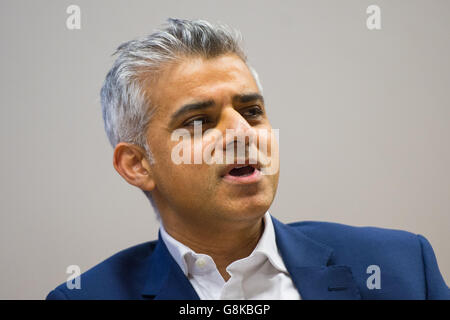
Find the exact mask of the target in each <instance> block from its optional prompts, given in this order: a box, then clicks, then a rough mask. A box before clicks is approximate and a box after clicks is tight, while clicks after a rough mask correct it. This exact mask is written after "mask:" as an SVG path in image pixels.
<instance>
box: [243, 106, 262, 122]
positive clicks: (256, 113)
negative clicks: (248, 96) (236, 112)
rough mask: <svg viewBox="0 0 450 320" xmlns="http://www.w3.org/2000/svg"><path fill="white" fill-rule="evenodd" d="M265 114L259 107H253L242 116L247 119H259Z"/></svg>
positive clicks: (247, 109)
mask: <svg viewBox="0 0 450 320" xmlns="http://www.w3.org/2000/svg"><path fill="white" fill-rule="evenodd" d="M263 114H264V111H263V110H262V109H261V108H260V107H259V106H251V107H250V108H246V109H245V110H244V112H242V115H243V116H244V117H246V118H250V119H257V118H259V117H260V116H262V115H263Z"/></svg>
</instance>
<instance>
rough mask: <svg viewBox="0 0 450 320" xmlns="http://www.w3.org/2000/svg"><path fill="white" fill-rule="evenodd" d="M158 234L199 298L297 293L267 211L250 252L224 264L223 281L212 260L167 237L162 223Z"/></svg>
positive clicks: (293, 297) (296, 295)
mask: <svg viewBox="0 0 450 320" xmlns="http://www.w3.org/2000/svg"><path fill="white" fill-rule="evenodd" d="M160 232H161V238H162V239H163V241H164V243H165V245H166V247H167V249H168V250H169V252H170V254H171V255H172V257H173V258H174V259H175V261H176V262H177V264H178V265H179V266H180V268H181V270H182V271H183V272H184V274H185V275H186V277H187V278H188V279H189V281H190V282H191V284H192V286H193V287H194V289H195V291H196V292H197V294H198V296H199V297H200V299H202V300H205V299H206V300H219V299H220V300H225V299H235V300H241V299H255V300H257V299H261V300H264V299H275V300H278V299H282V300H298V299H300V294H299V292H298V291H297V289H296V287H295V286H294V284H293V282H292V279H291V277H290V275H289V273H288V271H287V269H286V266H285V265H284V263H283V259H282V258H281V256H280V254H279V252H278V248H277V244H276V241H275V230H274V228H273V224H272V219H271V217H270V214H269V212H266V214H265V215H264V231H263V234H262V236H261V238H260V239H259V241H258V244H257V245H256V247H255V249H254V250H253V252H252V253H251V254H250V255H249V256H248V257H246V258H243V259H240V260H236V261H234V262H233V263H231V264H230V265H228V267H227V268H226V270H227V272H228V273H229V274H230V276H231V277H230V278H229V279H228V281H226V282H225V280H224V279H223V277H222V276H221V274H220V273H219V271H218V270H217V267H216V264H215V263H214V260H213V259H212V258H211V257H210V256H209V255H206V254H198V253H196V252H194V251H193V250H191V249H190V248H188V247H187V246H185V245H184V244H182V243H181V242H179V241H177V240H175V239H174V238H173V237H171V236H170V235H169V234H168V233H167V231H166V230H165V229H164V226H163V225H161V228H160Z"/></svg>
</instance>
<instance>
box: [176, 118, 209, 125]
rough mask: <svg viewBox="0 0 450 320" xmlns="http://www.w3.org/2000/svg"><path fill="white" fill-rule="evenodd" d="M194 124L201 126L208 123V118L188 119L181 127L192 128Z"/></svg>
mask: <svg viewBox="0 0 450 320" xmlns="http://www.w3.org/2000/svg"><path fill="white" fill-rule="evenodd" d="M195 122H200V123H201V124H202V126H203V125H205V124H207V123H209V122H210V120H209V118H208V117H206V116H199V117H194V118H191V119H189V120H188V121H186V122H184V123H183V127H194V125H195Z"/></svg>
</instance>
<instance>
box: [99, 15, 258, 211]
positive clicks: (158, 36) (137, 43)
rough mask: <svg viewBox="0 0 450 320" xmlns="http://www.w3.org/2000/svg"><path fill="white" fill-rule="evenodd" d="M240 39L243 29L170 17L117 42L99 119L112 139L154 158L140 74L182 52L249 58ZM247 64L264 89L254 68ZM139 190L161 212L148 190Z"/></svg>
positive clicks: (151, 108)
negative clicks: (142, 33)
mask: <svg viewBox="0 0 450 320" xmlns="http://www.w3.org/2000/svg"><path fill="white" fill-rule="evenodd" d="M241 42H242V36H241V34H240V33H239V32H238V31H237V30H234V29H231V28H229V27H228V26H226V25H222V24H217V25H213V24H211V23H209V22H207V21H204V20H195V21H190V20H180V19H168V21H167V25H166V26H165V28H163V29H158V30H156V32H154V33H152V34H151V35H149V36H146V37H142V38H139V39H135V40H131V41H128V42H125V43H123V44H121V45H120V46H119V47H118V48H117V50H116V52H115V53H114V54H113V55H117V58H116V60H115V62H114V64H113V66H112V68H111V70H110V71H109V72H108V74H107V75H106V79H105V82H104V84H103V87H102V89H101V92H100V96H101V105H102V114H103V121H104V125H105V130H106V134H107V135H108V139H109V142H110V143H111V145H112V146H113V147H115V146H116V145H117V144H118V143H119V142H128V143H132V144H135V145H137V146H139V147H141V148H144V150H145V151H146V156H147V157H148V160H149V161H150V163H154V158H153V156H152V153H151V148H150V147H149V145H148V143H147V139H146V132H147V129H148V124H149V121H150V119H151V116H152V114H153V112H154V110H155V109H156V106H154V105H152V103H151V101H149V98H148V96H147V97H146V95H145V92H144V89H143V84H142V81H143V79H144V78H145V77H147V78H148V77H150V78H155V77H156V76H157V73H158V71H160V70H161V69H162V67H163V66H164V65H165V64H166V63H168V62H172V61H178V60H180V59H182V58H183V57H186V56H201V57H205V58H213V57H217V56H219V55H222V54H228V53H234V54H236V55H237V56H239V57H240V58H241V59H242V60H243V61H244V62H247V57H246V55H245V54H244V51H243V49H242V48H241ZM247 65H248V64H247ZM248 67H249V69H250V71H251V72H252V74H253V77H254V78H255V81H256V83H257V85H258V88H259V89H260V91H262V87H261V83H260V82H259V78H258V75H257V73H256V72H255V70H254V69H253V68H252V67H251V66H249V65H248ZM144 76H145V77H144ZM143 191H144V194H145V195H146V196H147V198H148V199H149V200H150V203H151V204H152V206H153V208H154V210H155V211H156V213H157V217H158V218H159V212H158V209H157V207H156V206H155V203H154V201H153V199H152V196H151V193H150V192H148V191H145V190H143Z"/></svg>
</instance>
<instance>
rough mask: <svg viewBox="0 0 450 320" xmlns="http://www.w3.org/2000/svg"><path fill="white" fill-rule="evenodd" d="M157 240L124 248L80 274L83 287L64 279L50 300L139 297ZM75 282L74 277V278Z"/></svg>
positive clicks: (50, 296) (48, 297)
mask: <svg viewBox="0 0 450 320" xmlns="http://www.w3.org/2000/svg"><path fill="white" fill-rule="evenodd" d="M156 243H157V241H149V242H145V243H141V244H138V245H135V246H132V247H129V248H127V249H124V250H121V251H119V252H117V253H116V254H114V255H112V256H111V257H109V258H107V259H105V260H104V261H102V262H100V263H99V264H97V265H95V266H94V267H92V268H90V269H89V270H87V271H86V272H83V273H82V274H81V275H80V277H79V288H78V287H76V286H75V287H74V288H73V289H69V288H68V286H67V283H66V282H65V283H62V284H60V285H59V286H58V287H56V288H55V289H54V290H52V291H51V292H50V293H49V294H48V295H47V297H46V299H47V300H65V299H76V300H90V299H111V300H115V299H137V298H139V297H140V293H141V290H142V288H143V286H144V283H145V278H146V276H147V263H148V260H149V258H150V256H151V254H152V253H153V250H154V248H155V246H156ZM72 282H73V283H75V282H74V281H72Z"/></svg>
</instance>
